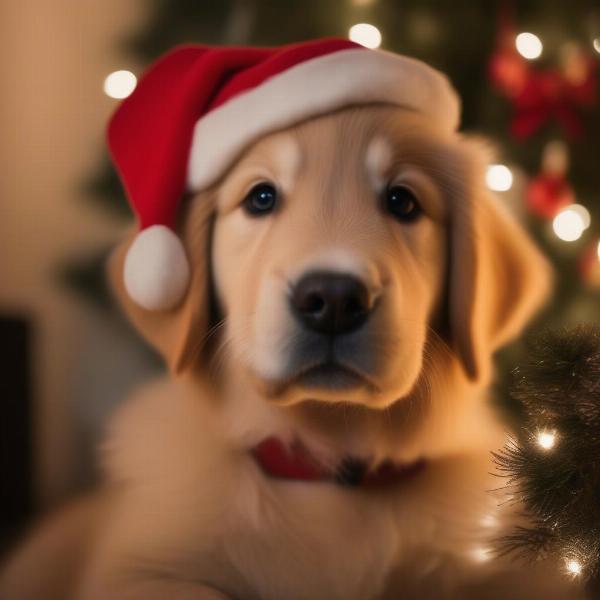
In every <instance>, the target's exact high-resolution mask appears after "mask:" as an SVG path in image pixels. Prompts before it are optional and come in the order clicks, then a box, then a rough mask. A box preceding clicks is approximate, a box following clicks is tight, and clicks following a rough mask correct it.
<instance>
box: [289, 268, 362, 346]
mask: <svg viewBox="0 0 600 600" xmlns="http://www.w3.org/2000/svg"><path fill="white" fill-rule="evenodd" d="M290 303H291V306H292V311H293V312H294V314H295V315H296V316H297V317H298V319H299V320H300V322H301V323H302V325H303V326H304V327H306V328H307V329H310V330H311V331H316V332H318V333H324V334H329V335H334V334H340V333H348V332H350V331H353V330H355V329H358V328H359V327H360V326H361V325H362V324H363V323H364V322H365V321H366V320H367V317H368V316H369V312H370V311H371V309H372V305H373V299H372V296H371V294H370V292H369V290H368V288H367V286H366V285H365V284H364V283H363V282H362V281H360V280H359V279H357V278H355V277H352V276H350V275H344V274H338V273H332V272H327V271H322V272H314V273H308V274H306V275H304V277H302V278H301V279H300V281H298V283H297V284H296V285H295V286H294V288H293V290H292V295H291V297H290Z"/></svg>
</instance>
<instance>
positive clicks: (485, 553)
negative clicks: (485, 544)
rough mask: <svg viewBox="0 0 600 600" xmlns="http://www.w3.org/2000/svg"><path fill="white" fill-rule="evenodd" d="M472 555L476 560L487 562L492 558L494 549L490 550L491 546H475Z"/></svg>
mask: <svg viewBox="0 0 600 600" xmlns="http://www.w3.org/2000/svg"><path fill="white" fill-rule="evenodd" d="M471 557H472V558H473V560H474V561H476V562H480V563H483V562H487V561H488V560H490V559H491V558H492V551H491V550H490V548H481V547H477V548H473V550H472V551H471Z"/></svg>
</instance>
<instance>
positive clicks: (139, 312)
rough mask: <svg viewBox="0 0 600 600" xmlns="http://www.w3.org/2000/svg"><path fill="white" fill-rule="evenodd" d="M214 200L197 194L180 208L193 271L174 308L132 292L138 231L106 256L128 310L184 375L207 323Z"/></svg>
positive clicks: (113, 281) (113, 282) (171, 367)
mask: <svg viewBox="0 0 600 600" xmlns="http://www.w3.org/2000/svg"><path fill="white" fill-rule="evenodd" d="M212 210H213V203H212V201H211V199H210V198H208V197H204V196H203V195H199V196H197V197H196V198H193V199H191V201H190V202H189V203H188V205H187V206H186V207H184V209H183V210H182V213H183V214H182V219H181V227H180V228H179V231H178V232H177V233H178V234H179V236H180V237H181V238H182V240H183V244H184V247H185V251H186V254H187V258H188V262H189V264H190V269H191V276H190V283H189V285H188V289H187V291H186V294H185V296H184V297H183V299H182V300H181V302H180V303H179V304H178V305H177V306H175V307H174V308H172V309H169V310H162V311H154V310H146V309H144V308H142V307H141V306H139V305H138V304H136V303H135V302H134V301H133V300H132V299H131V298H130V297H129V295H128V293H127V290H126V289H125V284H124V280H123V272H124V264H125V257H126V255H127V251H128V249H129V247H130V246H131V243H132V242H133V240H134V238H135V234H136V233H137V232H135V231H134V232H132V233H131V234H130V235H129V236H127V238H126V239H125V241H124V242H122V243H121V244H120V245H119V246H117V248H116V249H115V250H114V251H113V253H112V255H111V256H110V258H109V261H108V278H109V282H110V285H111V287H112V290H113V293H114V295H115V297H116V299H117V301H118V303H119V304H120V306H121V308H122V309H123V310H124V312H125V314H126V315H127V317H128V318H129V320H130V321H131V323H132V324H133V325H134V326H135V327H136V329H137V330H138V331H139V332H140V333H141V335H142V336H143V337H144V338H145V339H146V340H147V341H148V342H149V343H150V344H151V345H152V346H154V348H155V349H156V350H158V351H159V353H160V354H161V355H162V356H163V358H164V359H165V362H166V363H167V366H168V367H169V370H170V371H171V372H173V373H175V374H180V373H182V372H183V371H185V370H186V369H188V368H189V367H190V366H191V365H192V364H193V363H194V362H195V361H196V360H197V359H198V357H199V356H200V354H201V352H202V349H203V346H204V343H205V341H206V337H207V330H208V323H209V306H210V291H209V279H210V277H209V262H210V261H209V252H210V234H211V221H212Z"/></svg>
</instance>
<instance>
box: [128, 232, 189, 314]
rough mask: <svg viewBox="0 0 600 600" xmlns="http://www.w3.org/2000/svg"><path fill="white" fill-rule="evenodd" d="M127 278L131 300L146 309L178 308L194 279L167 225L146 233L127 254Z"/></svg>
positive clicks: (140, 234) (177, 240)
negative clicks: (190, 282)
mask: <svg viewBox="0 0 600 600" xmlns="http://www.w3.org/2000/svg"><path fill="white" fill-rule="evenodd" d="M123 276H124V281H125V289H126V290H127V293H128V294H129V297H130V298H131V299H132V300H133V301H134V302H135V303H136V304H138V305H139V306H141V307H142V308H145V309H147V310H168V309H170V308H174V307H175V306H176V305H177V304H178V303H179V302H180V301H181V299H182V298H183V296H184V294H185V292H186V290H187V286H188V283H189V279H190V267H189V264H188V261H187V258H186V255H185V251H184V249H183V245H182V243H181V241H180V240H179V238H178V237H177V236H176V235H175V233H174V232H173V231H172V230H171V229H169V228H168V227H166V226H164V225H153V226H152V227H148V228H147V229H144V230H142V231H141V232H140V233H138V235H137V236H136V238H135V239H134V241H133V244H131V246H130V247H129V250H128V251H127V256H126V257H125V267H124V273H123Z"/></svg>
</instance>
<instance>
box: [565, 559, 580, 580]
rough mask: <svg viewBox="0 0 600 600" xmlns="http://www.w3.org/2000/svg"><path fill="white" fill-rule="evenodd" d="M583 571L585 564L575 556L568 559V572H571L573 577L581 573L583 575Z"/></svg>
mask: <svg viewBox="0 0 600 600" xmlns="http://www.w3.org/2000/svg"><path fill="white" fill-rule="evenodd" d="M582 571H583V566H582V564H581V563H580V562H579V561H578V560H576V559H574V558H570V559H567V572H568V573H570V574H571V575H572V576H573V577H578V576H579V575H581V572H582Z"/></svg>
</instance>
